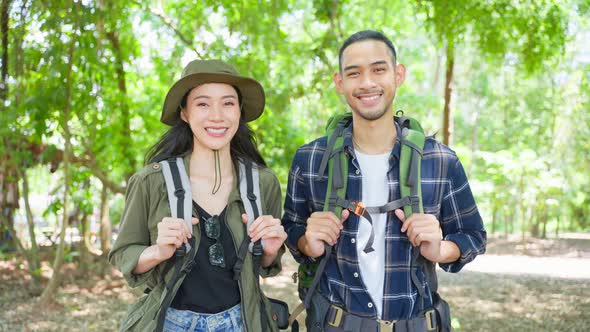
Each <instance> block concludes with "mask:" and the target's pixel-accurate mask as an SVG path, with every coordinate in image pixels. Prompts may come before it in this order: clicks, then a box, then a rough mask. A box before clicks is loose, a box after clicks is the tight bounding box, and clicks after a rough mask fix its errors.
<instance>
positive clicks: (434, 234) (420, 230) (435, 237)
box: [395, 209, 442, 262]
mask: <svg viewBox="0 0 590 332" xmlns="http://www.w3.org/2000/svg"><path fill="white" fill-rule="evenodd" d="M395 215H396V216H397V217H398V218H399V219H400V220H401V221H402V223H403V225H402V229H401V231H402V233H404V232H407V236H408V240H409V241H410V243H412V245H413V246H414V247H417V246H420V253H421V254H422V256H424V258H426V259H428V260H429V261H431V262H440V261H441V258H442V256H441V242H442V230H441V229H440V224H439V222H438V220H436V218H435V217H434V216H433V215H431V214H423V213H414V214H412V215H411V216H410V218H408V219H407V220H406V216H405V214H404V211H403V210H401V209H397V210H395Z"/></svg>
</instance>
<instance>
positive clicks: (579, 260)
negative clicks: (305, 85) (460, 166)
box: [0, 235, 590, 332]
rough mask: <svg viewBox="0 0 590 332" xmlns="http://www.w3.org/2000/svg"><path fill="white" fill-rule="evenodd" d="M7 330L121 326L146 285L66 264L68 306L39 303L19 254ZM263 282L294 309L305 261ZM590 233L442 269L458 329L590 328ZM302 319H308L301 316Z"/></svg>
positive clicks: (6, 308)
mask: <svg viewBox="0 0 590 332" xmlns="http://www.w3.org/2000/svg"><path fill="white" fill-rule="evenodd" d="M0 263H1V264H0V332H4V331H6V332H13V331H43V332H45V331H105V332H106V331H116V330H117V328H118V324H119V322H120V321H121V319H122V318H123V316H124V314H125V311H126V308H127V306H128V305H129V304H130V303H132V302H133V301H134V299H135V298H136V296H137V295H138V294H140V293H141V290H139V289H138V290H130V289H129V288H128V287H127V286H126V284H125V282H124V281H123V280H122V279H121V277H120V274H118V273H116V272H115V273H113V274H111V275H109V277H108V278H106V279H99V278H97V277H91V278H81V277H77V276H76V274H75V272H76V267H75V266H74V265H71V264H70V265H71V266H70V265H68V266H66V275H68V276H69V278H67V284H66V285H64V287H62V288H61V289H60V293H59V296H58V302H59V303H60V306H59V307H58V308H53V309H51V310H49V309H48V308H39V307H38V305H37V298H32V297H31V296H30V295H29V294H28V293H27V283H28V281H27V280H28V276H27V273H26V271H23V268H24V267H23V266H22V264H21V262H20V261H19V260H12V261H4V262H0ZM283 264H284V265H283V271H282V272H281V274H280V275H279V276H277V277H275V278H270V279H266V280H264V282H263V287H264V288H265V290H266V292H267V295H269V296H271V297H275V298H279V299H282V300H284V301H285V302H287V303H289V305H290V307H291V308H294V307H295V306H296V305H297V304H298V303H299V300H298V298H297V286H296V284H294V283H293V280H292V278H291V276H292V274H293V272H295V271H296V268H297V265H296V264H295V262H294V261H293V259H292V258H291V257H290V255H288V254H287V255H285V256H284V259H283ZM588 279H590V236H588V235H583V236H572V237H567V238H564V239H559V240H529V241H528V242H527V243H526V245H523V244H522V243H520V241H519V240H518V238H508V239H502V238H491V239H490V240H489V244H488V252H487V254H486V255H483V256H480V257H478V258H476V260H475V261H474V262H472V263H471V264H469V265H467V266H466V268H465V269H464V270H463V271H461V272H460V273H457V274H454V273H444V272H441V273H439V290H440V293H441V295H442V296H443V298H445V299H446V300H447V301H448V302H449V303H450V305H451V311H452V315H453V325H454V327H455V330H456V331H459V332H461V331H469V332H471V331H474V332H478V331H482V332H483V331H494V332H503V331H507V332H511V331H519V332H520V331H525V332H528V331H530V332H536V331H568V332H569V331H590V287H588ZM300 321H301V320H300ZM302 330H304V329H302Z"/></svg>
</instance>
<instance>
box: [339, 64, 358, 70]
mask: <svg viewBox="0 0 590 332" xmlns="http://www.w3.org/2000/svg"><path fill="white" fill-rule="evenodd" d="M358 68H360V66H358V65H350V66H346V67H344V69H343V70H342V71H347V70H351V69H358Z"/></svg>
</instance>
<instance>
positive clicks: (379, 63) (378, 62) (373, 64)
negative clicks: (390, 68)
mask: <svg viewBox="0 0 590 332" xmlns="http://www.w3.org/2000/svg"><path fill="white" fill-rule="evenodd" d="M386 64H387V61H385V60H379V61H375V62H373V63H371V64H370V65H369V66H377V65H386ZM358 68H360V66H359V65H350V66H346V67H344V69H343V70H342V71H347V70H351V69H358Z"/></svg>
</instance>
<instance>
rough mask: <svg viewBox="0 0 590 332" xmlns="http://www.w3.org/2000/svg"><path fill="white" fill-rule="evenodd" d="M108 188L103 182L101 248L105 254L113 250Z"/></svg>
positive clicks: (101, 194) (101, 196)
mask: <svg viewBox="0 0 590 332" xmlns="http://www.w3.org/2000/svg"><path fill="white" fill-rule="evenodd" d="M108 199H109V195H108V188H107V187H106V186H105V185H104V184H103V186H102V191H101V193H100V249H101V250H102V252H103V255H105V254H108V253H109V251H111V234H112V229H111V218H109V201H108Z"/></svg>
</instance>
